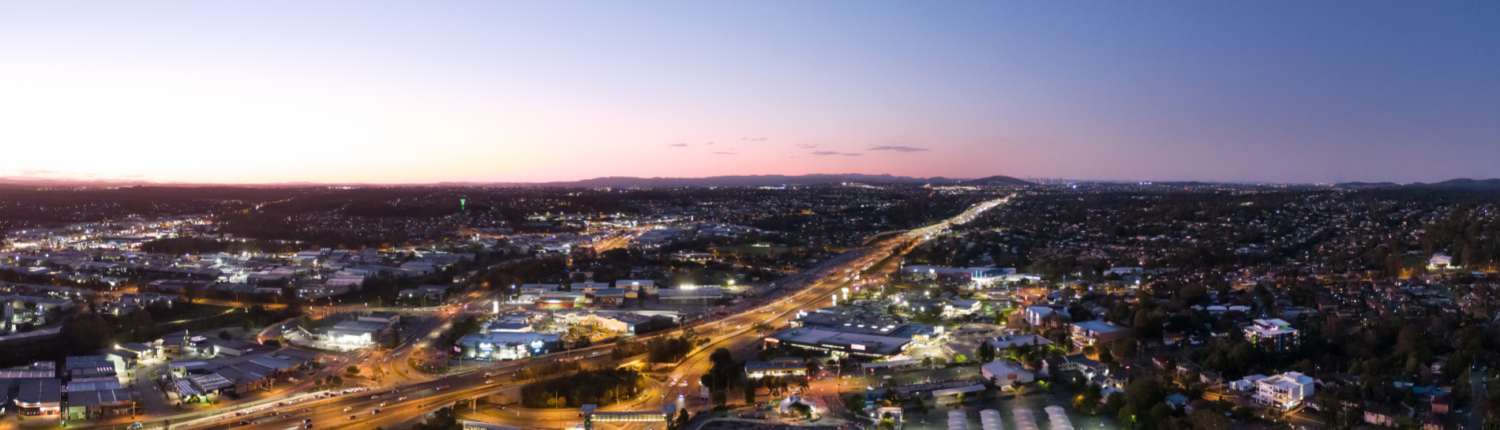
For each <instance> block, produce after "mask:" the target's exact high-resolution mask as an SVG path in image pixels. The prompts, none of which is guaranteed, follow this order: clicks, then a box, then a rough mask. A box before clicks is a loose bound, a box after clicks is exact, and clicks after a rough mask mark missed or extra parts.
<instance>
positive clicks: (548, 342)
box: [458, 332, 559, 360]
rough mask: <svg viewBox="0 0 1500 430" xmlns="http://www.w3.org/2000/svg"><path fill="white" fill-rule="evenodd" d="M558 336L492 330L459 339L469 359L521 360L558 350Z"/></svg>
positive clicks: (463, 355)
mask: <svg viewBox="0 0 1500 430" xmlns="http://www.w3.org/2000/svg"><path fill="white" fill-rule="evenodd" d="M558 338H559V336H558V335H555V334H543V333H536V332H490V333H482V334H469V335H465V336H464V337H462V338H459V339H458V346H459V351H460V353H461V354H462V357H463V358H467V359H476V360H519V359H522V358H527V357H531V356H535V355H542V354H546V353H549V352H552V351H554V350H556V349H557V340H558Z"/></svg>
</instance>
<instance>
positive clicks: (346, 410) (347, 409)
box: [344, 408, 354, 412]
mask: <svg viewBox="0 0 1500 430" xmlns="http://www.w3.org/2000/svg"><path fill="white" fill-rule="evenodd" d="M352 409H354V408H344V412H349V411H350V410H352Z"/></svg>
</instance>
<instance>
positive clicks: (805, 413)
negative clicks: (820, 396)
mask: <svg viewBox="0 0 1500 430" xmlns="http://www.w3.org/2000/svg"><path fill="white" fill-rule="evenodd" d="M791 409H792V412H795V413H796V414H797V415H798V416H801V417H802V419H812V408H811V407H808V406H807V405H804V404H801V403H793V404H792V406H791Z"/></svg>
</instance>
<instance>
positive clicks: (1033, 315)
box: [1026, 306, 1073, 327]
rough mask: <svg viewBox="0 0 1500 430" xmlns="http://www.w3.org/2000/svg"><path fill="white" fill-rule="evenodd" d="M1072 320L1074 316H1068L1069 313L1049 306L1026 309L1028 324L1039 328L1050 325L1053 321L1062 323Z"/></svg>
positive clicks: (1028, 307)
mask: <svg viewBox="0 0 1500 430" xmlns="http://www.w3.org/2000/svg"><path fill="white" fill-rule="evenodd" d="M1072 318H1073V316H1072V315H1068V312H1067V311H1065V310H1062V309H1057V308H1051V307H1047V306H1027V307H1026V323H1027V324H1031V325H1033V326H1037V327H1041V326H1043V325H1049V324H1051V323H1052V322H1053V321H1058V320H1061V321H1062V322H1066V321H1071V320H1072Z"/></svg>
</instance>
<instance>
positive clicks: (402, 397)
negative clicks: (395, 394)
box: [396, 396, 406, 402]
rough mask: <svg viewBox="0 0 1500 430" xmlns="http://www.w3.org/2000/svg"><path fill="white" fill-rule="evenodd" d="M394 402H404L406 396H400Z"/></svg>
mask: <svg viewBox="0 0 1500 430" xmlns="http://www.w3.org/2000/svg"><path fill="white" fill-rule="evenodd" d="M396 401H398V402H401V401H406V396H401V398H399V399H396Z"/></svg>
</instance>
